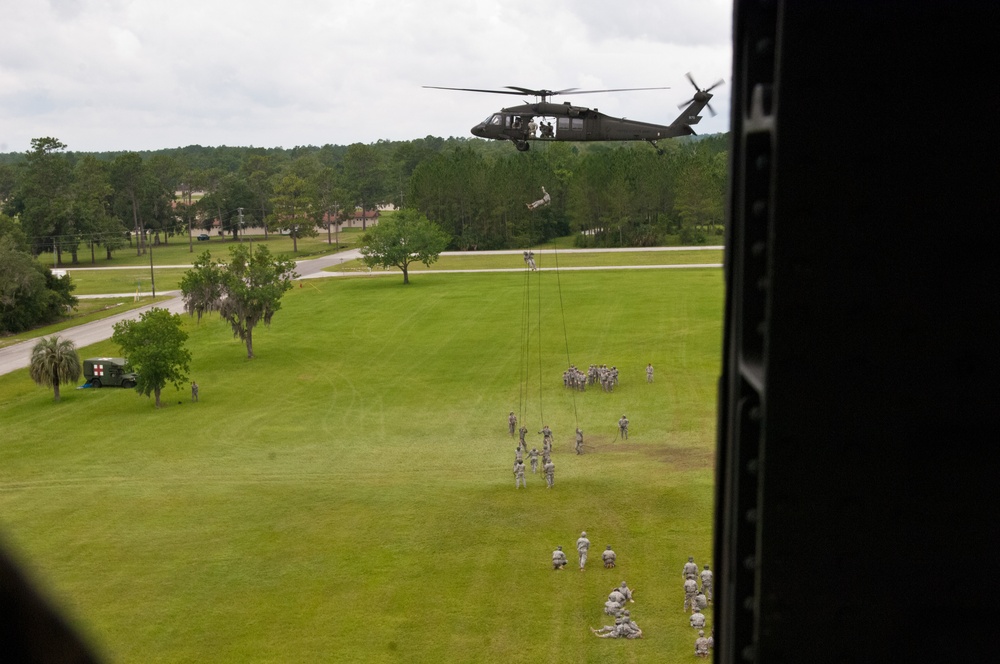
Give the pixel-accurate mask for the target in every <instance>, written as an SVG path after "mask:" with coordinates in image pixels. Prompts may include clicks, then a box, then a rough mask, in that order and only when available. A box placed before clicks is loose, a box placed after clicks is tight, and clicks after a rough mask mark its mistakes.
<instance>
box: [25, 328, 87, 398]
mask: <svg viewBox="0 0 1000 664" xmlns="http://www.w3.org/2000/svg"><path fill="white" fill-rule="evenodd" d="M28 373H29V374H30V375H31V380H33V381H35V382H36V383H37V384H39V385H41V386H42V387H51V388H52V389H53V390H54V391H55V396H56V401H59V384H60V383H75V382H76V381H78V380H80V373H81V370H80V358H79V356H77V354H76V346H75V345H73V342H72V341H70V340H69V339H60V338H59V337H57V336H52V337H49V338H48V339H42V340H41V341H39V342H38V343H37V344H35V347H34V348H32V349H31V367H30V368H29V370H28Z"/></svg>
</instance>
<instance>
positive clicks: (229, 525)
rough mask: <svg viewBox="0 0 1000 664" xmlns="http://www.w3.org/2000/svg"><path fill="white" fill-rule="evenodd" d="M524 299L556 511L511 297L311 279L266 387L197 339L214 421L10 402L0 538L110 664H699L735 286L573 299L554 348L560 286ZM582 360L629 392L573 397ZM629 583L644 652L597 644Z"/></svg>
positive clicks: (689, 275)
mask: <svg viewBox="0 0 1000 664" xmlns="http://www.w3.org/2000/svg"><path fill="white" fill-rule="evenodd" d="M531 279H532V281H531V284H532V285H531V288H532V297H533V298H534V296H535V294H538V293H539V289H538V284H541V290H540V296H541V297H540V300H541V304H542V311H543V324H542V327H541V334H540V339H539V336H538V335H537V328H536V329H535V330H534V331H535V334H533V335H532V337H531V342H530V344H529V345H528V348H529V356H528V376H527V407H526V409H525V412H524V422H525V423H526V425H527V426H528V427H529V429H530V430H531V432H532V433H533V432H535V431H537V430H538V429H540V428H541V425H542V423H543V421H542V416H543V415H544V421H545V422H547V423H548V424H549V425H550V426H551V427H552V429H553V430H554V431H555V441H556V442H555V453H554V457H553V460H554V461H555V464H556V486H555V488H554V489H553V490H551V491H549V490H546V489H545V488H544V481H543V479H542V477H541V475H531V474H530V471H529V476H528V488H527V489H526V490H520V491H517V490H515V489H514V482H513V476H512V474H511V464H512V461H513V459H512V457H513V450H514V440H512V439H511V438H509V437H508V435H507V432H506V414H507V412H508V411H509V410H511V409H513V410H518V409H519V408H518V404H519V401H520V396H521V392H522V387H523V386H524V384H523V383H522V381H521V370H520V366H521V359H522V353H523V351H524V347H523V344H522V342H521V335H520V330H521V309H522V296H523V287H524V283H525V278H524V276H523V275H522V274H453V275H435V274H426V275H421V277H420V278H419V279H417V280H415V281H414V282H413V283H412V284H411V285H410V286H408V287H404V286H402V285H401V284H400V283H399V282H398V281H397V280H395V279H363V278H359V279H338V280H321V281H310V282H306V283H305V284H304V287H302V288H295V289H294V290H293V291H291V292H289V293H288V295H287V296H286V298H285V300H284V306H283V308H282V310H281V311H280V312H278V314H277V315H276V316H275V317H274V321H273V324H272V326H271V327H270V328H267V329H265V328H261V329H260V330H259V331H258V332H257V333H255V337H254V350H255V353H256V354H257V356H258V357H257V359H255V360H253V361H247V360H246V359H245V357H246V353H245V349H244V348H243V346H242V345H241V344H240V342H239V341H238V340H236V339H233V337H232V334H231V332H230V331H229V329H228V326H226V325H225V324H224V323H221V322H220V321H219V320H218V319H217V318H214V317H213V318H211V319H208V320H205V321H203V322H202V323H201V325H197V324H195V323H194V322H193V321H191V320H188V321H187V323H186V325H187V327H188V330H189V332H190V334H191V338H190V340H189V344H188V345H189V348H190V349H191V351H192V354H193V357H194V360H193V363H192V367H191V368H192V373H191V378H193V379H195V380H197V381H198V383H199V385H200V386H201V401H200V403H197V404H192V403H190V401H189V397H188V391H187V389H186V388H185V389H184V390H182V391H180V392H175V391H174V389H173V388H172V387H169V388H168V389H167V390H165V392H164V398H163V399H164V403H165V404H166V407H165V408H163V409H161V410H156V409H154V408H153V407H152V403H151V401H150V400H149V399H147V398H144V397H138V396H136V394H135V393H134V392H133V391H126V390H116V389H111V388H107V389H102V390H72V389H68V390H65V391H64V393H63V400H62V402H61V403H59V404H55V403H53V402H52V395H51V391H49V390H45V389H43V388H39V387H36V386H34V384H33V383H31V381H30V380H29V379H28V377H27V372H26V371H18V372H15V373H13V374H9V375H7V376H2V377H0V412H2V415H3V421H4V427H3V430H4V435H3V438H2V441H0V531H2V532H3V533H4V536H5V540H6V542H7V544H8V546H10V547H11V548H12V549H13V550H14V551H15V553H17V554H18V555H19V556H20V557H21V558H22V560H28V561H30V563H29V565H28V567H29V570H30V571H31V572H32V574H33V575H34V576H35V577H36V578H38V579H42V580H43V583H42V585H43V587H45V588H46V589H47V590H48V591H49V592H50V593H51V595H52V596H53V597H54V598H55V599H56V600H57V602H58V603H59V604H60V605H61V606H62V607H63V608H64V609H65V610H66V611H67V613H68V614H69V615H70V616H72V617H73V618H74V619H75V621H76V622H77V624H78V625H80V626H81V629H82V630H83V631H84V632H85V633H86V634H87V635H88V637H89V638H91V639H92V641H93V642H94V643H95V644H97V646H98V649H99V650H100V652H101V653H102V654H104V655H105V656H107V657H108V658H109V659H110V660H114V661H122V662H181V661H212V662H247V661H253V662H291V661H336V662H362V661H363V662H440V661H447V662H451V661H467V662H494V661H498V662H499V661H502V662H538V661H565V662H645V661H685V660H687V659H690V658H691V657H692V649H693V643H694V638H695V634H694V633H693V630H691V628H690V627H689V626H688V624H687V616H686V615H685V614H684V612H683V611H682V610H681V605H682V601H683V593H682V590H681V575H680V570H681V567H682V565H683V563H684V562H685V561H686V560H687V556H688V555H693V556H695V557H696V561H698V563H699V564H700V563H703V562H707V561H708V560H709V559H710V555H711V544H712V540H711V530H712V518H713V505H712V501H713V482H714V476H713V463H714V447H715V440H714V429H715V414H714V411H715V381H716V379H717V376H718V373H719V367H720V362H721V360H720V348H721V320H722V273H721V271H720V270H717V269H691V270H679V271H626V270H621V271H602V272H597V273H572V272H568V273H565V274H562V275H561V277H560V281H559V283H561V291H562V293H561V295H562V301H563V305H564V311H565V315H566V328H567V333H566V335H565V336H564V334H563V326H562V317H561V316H560V306H559V300H560V297H559V293H558V292H557V290H556V284H557V282H556V280H555V278H554V275H553V274H552V273H535V274H534V275H532V277H531ZM537 303H538V301H537V300H535V299H532V308H533V311H534V312H536V313H537V309H535V307H536V306H537ZM532 316H533V319H532V320H533V321H534V320H536V318H535V317H534V316H535V314H534V313H533V314H532ZM567 345H568V346H569V353H570V357H571V359H572V361H573V362H574V363H575V364H577V365H578V366H583V367H586V366H587V365H588V364H590V363H591V362H605V363H608V364H615V365H617V366H618V367H619V369H620V370H621V372H622V374H621V386H620V388H619V389H618V390H617V391H616V392H615V393H613V394H605V393H602V392H600V391H599V390H589V391H587V392H586V393H582V394H580V393H573V392H569V391H566V390H564V389H563V387H562V383H561V375H562V371H563V369H565V367H566V364H567V353H566V347H567ZM539 347H540V348H541V357H540V358H539V354H538V349H539ZM116 352H117V349H116V348H115V347H114V346H113V345H112V344H111V343H110V342H106V343H103V344H98V345H96V346H92V347H89V348H86V349H82V350H81V356H82V357H87V356H93V355H103V354H113V353H116ZM647 362H652V363H653V364H654V366H655V367H656V369H657V374H656V382H655V383H654V384H652V385H648V384H646V382H645V376H644V367H645V365H646V363H647ZM539 365H540V366H541V369H540V370H539ZM539 373H541V377H542V385H543V387H542V388H541V398H539ZM623 412H624V413H627V414H628V417H629V419H630V420H631V422H632V426H631V430H632V439H631V440H630V441H629V442H628V443H627V444H626V443H622V442H617V443H614V442H612V441H613V440H614V438H615V434H616V426H615V423H616V421H617V419H618V418H619V417H620V416H621V414H622V413H623ZM577 422H579V425H580V427H581V428H582V429H583V430H584V432H585V435H586V438H587V443H588V444H589V445H592V446H594V447H593V448H592V449H590V450H588V454H585V455H583V456H581V457H577V456H576V455H574V454H573V453H572V447H573V429H574V428H575V426H576V423H577ZM530 442H531V443H532V444H535V445H537V446H539V447H540V446H541V436H537V435H533V436H532V437H531V439H530ZM581 530H586V531H587V532H588V534H589V536H590V539H591V541H592V543H593V545H592V549H591V559H590V563H589V564H588V568H587V570H586V572H584V573H580V572H578V571H576V570H575V569H573V568H574V567H575V555H574V552H573V548H574V542H575V540H576V538H577V537H578V536H579V533H580V531H581ZM557 544H561V545H562V546H563V547H564V549H566V550H567V551H568V552H569V555H570V558H571V565H570V569H568V570H565V571H561V572H553V571H552V570H551V566H550V563H549V561H550V556H551V551H552V549H553V548H554V547H555V545H557ZM606 544H611V545H613V547H614V548H615V550H616V551H617V552H618V555H619V567H618V569H617V570H614V571H606V570H604V569H602V567H601V565H600V552H601V551H602V550H603V549H604V546H605V545H606ZM623 579H625V580H627V581H628V583H629V585H630V586H631V587H632V588H633V589H634V590H635V596H636V603H635V604H632V605H630V607H629V608H630V609H631V612H632V616H633V619H634V620H635V621H636V622H637V623H638V624H639V625H640V627H642V629H643V630H644V632H645V636H646V638H644V639H643V640H641V641H622V640H610V639H607V640H601V639H597V638H595V637H594V636H593V635H591V633H590V630H589V629H588V627H589V626H594V627H598V626H600V625H603V624H608V623H609V622H610V619H609V618H607V617H606V616H604V615H603V613H602V607H603V603H604V601H605V599H606V597H607V594H608V592H609V591H610V590H611V588H612V587H613V586H615V585H617V584H618V583H619V582H620V581H621V580H623ZM708 613H709V625H710V626H711V624H712V623H711V609H710V610H709V612H708Z"/></svg>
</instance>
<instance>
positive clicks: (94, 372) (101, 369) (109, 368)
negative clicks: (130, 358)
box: [83, 357, 137, 387]
mask: <svg viewBox="0 0 1000 664" xmlns="http://www.w3.org/2000/svg"><path fill="white" fill-rule="evenodd" d="M83 377H84V378H85V379H86V380H87V383H86V384H87V385H90V386H91V387H135V383H136V378H137V376H136V374H134V373H130V372H127V371H125V358H124V357H95V358H92V359H89V360H84V361H83Z"/></svg>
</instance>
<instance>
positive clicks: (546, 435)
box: [538, 424, 552, 451]
mask: <svg viewBox="0 0 1000 664" xmlns="http://www.w3.org/2000/svg"><path fill="white" fill-rule="evenodd" d="M538 433H540V434H542V449H545V448H548V449H549V450H550V451H551V450H552V429H550V428H549V425H548V424H546V425H545V426H543V427H542V430H541V431H539V432H538Z"/></svg>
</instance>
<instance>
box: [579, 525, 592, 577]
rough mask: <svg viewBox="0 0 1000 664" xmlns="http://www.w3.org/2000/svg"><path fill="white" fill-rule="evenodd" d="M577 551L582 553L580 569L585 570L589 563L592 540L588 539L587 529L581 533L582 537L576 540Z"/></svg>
mask: <svg viewBox="0 0 1000 664" xmlns="http://www.w3.org/2000/svg"><path fill="white" fill-rule="evenodd" d="M576 551H577V553H579V554H580V571H581V572H582V571H583V567H584V565H586V564H587V552H588V551H590V540H589V539H587V531H584V532H582V533H580V539H578V540H577V541H576Z"/></svg>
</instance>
